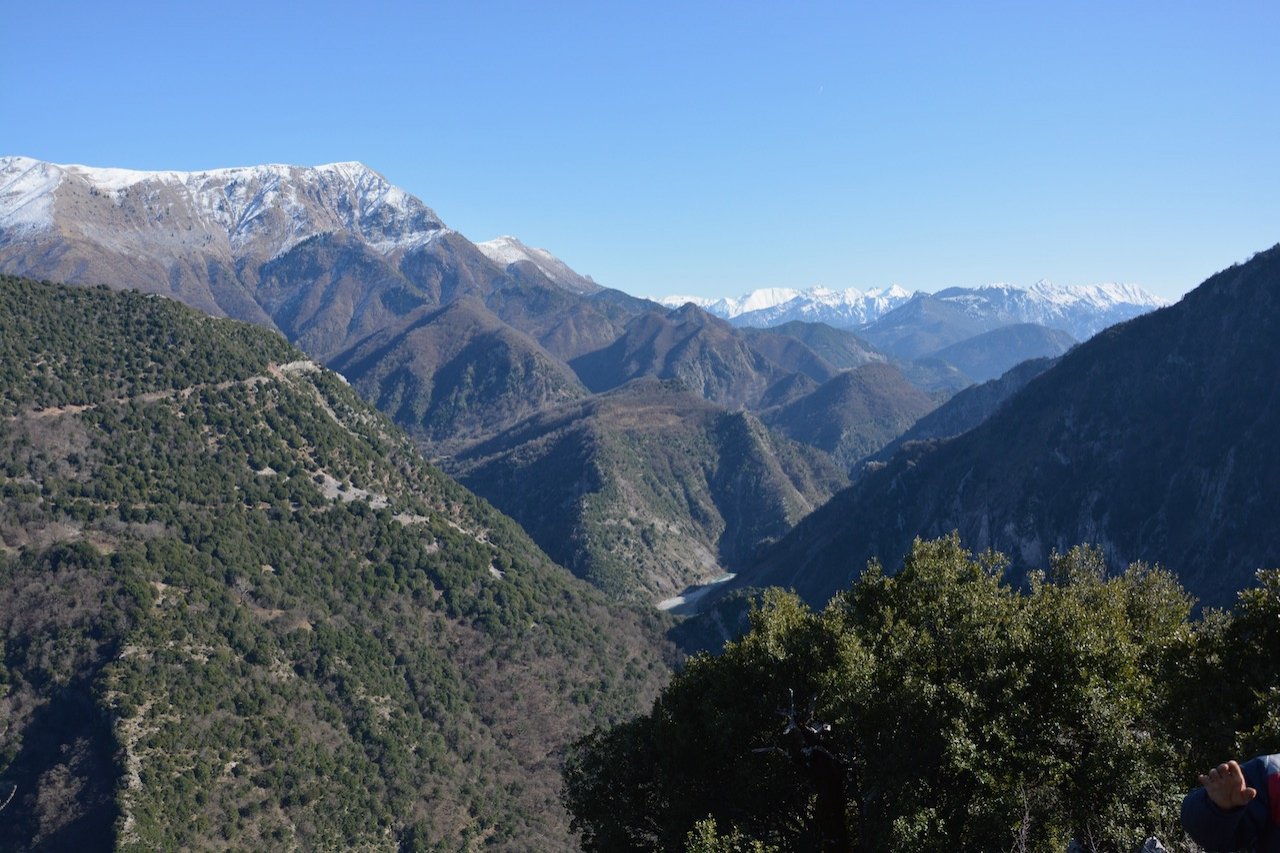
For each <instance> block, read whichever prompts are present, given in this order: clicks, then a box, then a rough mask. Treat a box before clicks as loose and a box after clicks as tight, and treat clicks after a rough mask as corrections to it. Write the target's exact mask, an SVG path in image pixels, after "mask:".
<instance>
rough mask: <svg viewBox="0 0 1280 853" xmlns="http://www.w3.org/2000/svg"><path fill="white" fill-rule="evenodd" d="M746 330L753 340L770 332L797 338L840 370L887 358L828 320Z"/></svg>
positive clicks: (797, 322)
mask: <svg viewBox="0 0 1280 853" xmlns="http://www.w3.org/2000/svg"><path fill="white" fill-rule="evenodd" d="M743 331H744V332H745V333H746V334H747V336H748V339H749V340H757V341H758V340H760V339H762V338H765V337H767V336H769V335H781V336H785V337H789V338H794V339H796V340H797V341H799V342H800V343H802V344H804V345H805V346H806V347H808V348H809V349H810V350H811V351H813V353H814V354H815V355H817V356H818V357H819V358H821V359H822V360H823V361H825V362H826V363H827V364H829V365H831V366H832V367H835V368H836V369H838V370H846V369H848V368H851V367H861V366H862V365H864V364H871V363H873V362H882V361H885V356H884V353H881V352H879V351H878V350H876V348H875V347H873V346H871V345H870V344H868V343H867V342H866V341H864V340H862V339H861V338H859V337H858V336H857V335H856V334H854V333H853V332H850V331H848V330H847V329H837V328H835V327H833V326H828V325H827V324H826V323H805V322H801V321H799V320H792V321H790V322H787V323H782V324H779V325H777V326H770V327H769V328H766V329H744V330H743ZM814 378H817V377H814Z"/></svg>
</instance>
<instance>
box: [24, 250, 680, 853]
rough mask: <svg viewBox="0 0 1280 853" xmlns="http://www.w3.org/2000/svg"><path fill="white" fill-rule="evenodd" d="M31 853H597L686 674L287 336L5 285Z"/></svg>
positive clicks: (655, 634)
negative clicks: (575, 812)
mask: <svg viewBox="0 0 1280 853" xmlns="http://www.w3.org/2000/svg"><path fill="white" fill-rule="evenodd" d="M0 331H2V335H3V336H2V340H3V345H2V346H0V388H2V389H3V395H2V396H0V492H3V495H4V501H3V504H0V581H2V582H0V664H2V665H0V685H3V691H0V708H2V709H3V717H4V719H5V723H6V724H5V726H4V729H3V732H0V784H2V785H3V787H4V790H5V791H6V795H7V792H9V791H10V790H12V791H13V797H12V799H11V800H10V801H9V802H8V803H7V806H6V808H5V809H4V810H3V811H0V837H4V838H5V840H6V841H5V846H6V848H8V849H54V848H56V849H101V848H104V847H120V848H123V849H213V848H224V847H227V846H247V847H258V848H277V849H288V848H299V849H316V848H337V847H342V848H347V849H352V848H361V849H387V850H403V849H432V848H434V847H439V846H441V845H443V846H444V847H448V848H449V849H453V848H454V847H455V846H456V845H458V844H460V843H462V844H483V845H484V846H486V847H493V848H496V849H513V850H515V849H529V848H530V847H534V848H537V849H569V848H571V847H572V846H573V835H572V833H571V832H570V830H569V827H568V820H567V816H566V815H565V813H564V811H563V809H562V808H561V806H560V805H559V797H558V788H559V780H558V765H559V755H560V751H561V750H562V749H563V747H564V746H565V745H566V744H567V743H568V742H569V741H570V740H571V739H573V738H575V737H577V736H578V735H580V734H581V733H582V732H583V731H584V730H585V729H586V728H588V727H589V726H591V725H594V724H597V723H600V722H603V721H606V720H618V719H623V718H626V717H628V716H630V715H631V714H633V713H635V712H636V711H637V710H638V709H640V708H642V707H644V706H645V704H646V703H647V702H648V700H649V699H650V698H651V697H652V695H653V694H654V692H655V691H656V690H657V688H658V687H659V686H660V685H661V683H662V682H663V681H664V680H665V678H666V674H667V672H668V671H669V670H668V666H669V663H668V661H667V660H665V659H664V658H663V656H662V655H663V652H662V650H663V649H664V648H665V646H664V643H663V641H662V640H661V636H660V632H661V630H662V628H663V626H662V625H661V624H660V623H659V622H658V621H657V619H656V617H655V616H654V615H653V614H652V613H651V611H649V610H648V609H647V608H643V609H630V608H627V607H619V606H617V605H611V604H609V603H608V602H607V601H606V599H605V597H604V596H603V595H602V594H601V593H599V592H598V591H597V590H595V589H594V588H592V587H591V586H589V585H588V584H585V583H583V582H581V581H579V580H577V579H576V578H574V577H573V576H571V575H570V574H569V573H568V572H566V571H565V570H564V569H563V568H561V567H560V566H558V565H556V564H554V563H553V562H552V561H551V560H550V559H548V558H547V556H546V555H545V554H544V553H543V552H542V551H540V550H539V549H538V548H537V547H536V546H535V545H534V544H533V543H532V542H531V541H530V540H529V539H528V537H527V536H526V535H525V534H524V533H523V531H521V530H520V529H519V528H518V527H517V526H516V525H515V524H514V523H512V522H511V521H510V519H508V518H506V517H505V516H503V515H501V514H500V513H498V512H496V511H494V510H493V509H492V507H490V506H488V505H487V504H485V503H484V502H483V501H479V500H477V499H476V498H475V497H474V496H473V495H471V494H470V493H468V492H467V491H465V490H464V489H462V488H461V487H459V486H458V485H457V484H456V483H454V482H452V481H451V480H449V479H448V478H447V477H445V476H444V475H442V474H441V473H440V472H438V471H436V470H435V469H432V468H431V467H429V466H428V465H427V464H425V462H423V461H422V459H421V457H420V456H419V454H418V453H417V451H416V450H415V448H414V447H413V446H412V444H411V443H410V442H409V440H408V439H407V437H405V436H404V435H403V433H401V432H400V431H399V430H398V429H396V428H395V427H393V426H392V425H391V424H390V423H389V422H388V421H387V420H386V418H385V417H384V416H382V415H380V414H379V413H377V412H376V411H374V410H373V409H371V408H370V407H368V406H367V405H366V404H365V403H363V402H362V401H361V400H360V399H359V398H357V397H356V396H355V394H354V393H353V392H352V391H351V389H350V388H349V387H348V386H347V385H345V384H344V383H343V382H342V381H341V380H340V379H339V378H338V377H337V376H335V375H334V374H332V373H329V372H328V371H325V370H323V369H322V368H320V367H319V366H318V365H317V364H315V363H314V362H312V361H309V360H307V359H306V358H305V356H304V355H303V354H302V353H301V352H299V351H298V350H297V349H295V348H293V347H292V346H290V345H288V344H286V343H285V342H284V341H283V340H281V339H280V338H279V337H278V336H277V335H275V334H272V333H270V332H268V331H266V330H263V329H260V328H255V327H253V326H250V325H246V324H242V323H236V322H233V321H229V320H220V319H211V318H208V317H205V316H202V315H199V314H197V313H195V312H193V311H191V310H190V309H187V308H185V307H183V306H180V305H178V304H177V303H175V302H173V301H171V300H168V299H157V298H155V297H151V296H144V295H141V294H137V293H112V292H110V291H108V290H106V289H104V288H67V287H60V286H54V285H50V284H47V283H36V282H32V281H28V280H23V279H16V278H12V277H7V276H4V277H0Z"/></svg>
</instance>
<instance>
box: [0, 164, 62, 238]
mask: <svg viewBox="0 0 1280 853" xmlns="http://www.w3.org/2000/svg"><path fill="white" fill-rule="evenodd" d="M60 183H62V172H61V170H59V169H57V168H56V167H53V166H51V165H50V164H48V163H45V162H43V161H41V160H33V159H32V158H30V157H3V158H0V228H14V229H21V230H24V231H25V230H39V229H42V228H47V227H49V226H50V225H52V224H53V192H54V190H56V189H57V188H58V184H60Z"/></svg>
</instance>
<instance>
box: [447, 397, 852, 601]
mask: <svg viewBox="0 0 1280 853" xmlns="http://www.w3.org/2000/svg"><path fill="white" fill-rule="evenodd" d="M448 470H449V471H450V472H451V473H453V474H455V475H456V476H457V477H458V479H459V480H460V481H461V482H462V483H464V484H465V485H466V486H467V487H468V488H471V489H474V490H475V491H476V493H477V494H480V495H483V496H485V497H486V498H488V499H489V500H491V501H493V503H494V504H495V505H496V506H498V507H499V508H501V509H502V510H503V511H505V512H508V513H510V514H511V515H512V517H513V518H515V519H516V520H517V521H519V522H520V523H521V524H522V525H523V526H524V528H525V529H526V530H527V531H528V532H529V535H530V536H532V537H533V538H534V540H535V541H537V542H539V543H540V544H541V545H542V547H543V548H545V549H546V551H547V553H549V554H551V555H552V556H553V557H555V558H556V559H557V560H559V561H560V562H561V563H563V564H564V565H566V566H568V567H570V568H571V569H573V570H574V572H575V573H578V574H580V575H582V576H583V577H586V578H587V579H589V580H591V582H592V583H594V584H596V585H597V586H599V587H600V588H602V589H604V590H607V591H608V592H610V593H611V594H613V595H615V596H618V597H633V598H634V597H638V598H642V599H646V600H648V601H650V602H656V601H658V600H660V599H663V598H666V597H668V596H671V595H674V594H675V593H676V592H679V591H680V590H681V589H683V588H684V587H685V586H687V585H690V584H696V583H705V582H707V581H709V580H711V579H713V578H715V577H716V576H717V575H720V574H721V573H722V572H723V571H724V570H725V568H726V567H728V568H730V569H733V568H736V567H738V566H742V565H745V564H746V563H747V561H748V560H749V559H751V557H752V556H754V554H755V553H756V551H757V550H758V549H759V548H760V547H761V546H763V545H765V544H767V543H769V542H772V541H774V540H776V539H777V538H778V537H780V536H782V535H783V534H784V533H786V532H787V531H788V530H789V529H790V528H791V526H792V525H793V524H795V522H796V521H798V520H799V519H800V518H801V517H802V516H804V515H805V514H806V513H807V512H809V511H810V510H812V509H813V508H814V507H816V506H818V505H820V504H821V503H822V502H823V501H825V500H826V499H827V498H828V497H830V495H832V494H833V493H834V492H835V491H836V490H837V489H839V488H840V487H841V486H843V485H844V484H845V483H847V482H848V480H847V478H846V477H845V475H844V472H843V471H841V470H840V468H839V467H838V466H836V465H835V464H834V463H833V462H832V461H831V460H830V459H829V458H828V457H827V456H826V454H824V453H821V452H819V451H817V450H814V449H813V448H812V447H809V446H806V445H804V444H800V443H798V442H794V441H791V440H788V439H786V438H784V437H782V436H780V435H776V434H771V433H770V432H769V431H768V430H767V429H765V428H764V426H763V425H762V424H761V423H760V421H759V420H757V419H756V418H755V417H754V416H752V415H750V414H748V413H746V412H726V411H725V410H723V409H721V408H719V407H717V406H714V405H712V404H710V403H708V402H706V401H705V400H703V399H701V398H700V397H699V396H698V395H697V394H695V393H692V392H691V391H689V390H688V388H686V387H684V386H683V385H682V384H681V383H680V382H679V381H677V380H668V381H661V382H660V381H658V380H654V379H638V380H635V381H633V382H630V383H628V384H626V385H624V386H622V387H621V388H618V389H615V390H613V391H610V392H608V393H605V394H598V395H595V396H593V397H590V398H588V399H586V400H582V401H578V402H573V403H567V404H565V405H563V406H560V407H559V408H556V409H551V410H549V411H546V412H544V413H542V414H540V415H537V416H534V417H531V418H528V419H526V420H525V421H522V422H521V423H520V424H518V425H517V426H515V427H513V428H512V429H510V430H508V431H506V432H504V433H502V434H500V435H498V436H496V437H494V438H493V439H491V440H489V441H486V442H482V443H480V444H478V445H476V446H474V447H472V448H469V449H468V450H467V451H466V452H465V453H462V454H460V455H459V456H458V457H457V458H455V459H452V460H450V461H449V468H448Z"/></svg>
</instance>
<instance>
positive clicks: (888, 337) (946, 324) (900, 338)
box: [858, 293, 1004, 361]
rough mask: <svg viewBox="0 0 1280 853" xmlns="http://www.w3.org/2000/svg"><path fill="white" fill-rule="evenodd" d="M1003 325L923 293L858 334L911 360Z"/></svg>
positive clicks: (894, 353)
mask: <svg viewBox="0 0 1280 853" xmlns="http://www.w3.org/2000/svg"><path fill="white" fill-rule="evenodd" d="M1001 325H1004V324H1003V323H1001V322H999V321H997V320H994V319H992V318H989V317H983V316H975V315H973V314H971V313H969V312H967V311H965V310H964V306H962V305H957V304H956V303H954V302H949V301H946V300H943V299H938V298H937V297H934V296H930V295H928V294H927V293H921V294H917V295H916V298H914V299H912V300H911V301H910V302H907V303H905V304H903V305H900V306H899V307H897V308H894V309H893V310H891V311H888V312H886V313H885V314H884V315H883V316H881V317H880V318H879V319H877V320H876V321H875V322H873V323H870V324H868V325H866V326H864V327H862V328H860V329H859V330H858V334H859V335H861V336H862V337H863V338H864V339H865V340H867V341H870V342H871V344H873V345H874V346H875V347H876V348H878V349H880V350H881V351H883V352H886V353H888V354H889V355H891V356H893V357H894V358H898V359H902V360H903V361H911V360H912V359H917V358H920V357H922V356H926V355H929V354H931V353H935V352H937V351H938V350H940V349H942V348H943V347H948V346H951V345H952V344H956V343H959V342H960V341H963V340H966V339H968V338H971V337H973V336H974V335H980V334H982V333H983V332H989V331H991V330H992V329H997V328H999V327H1000V326H1001Z"/></svg>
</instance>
